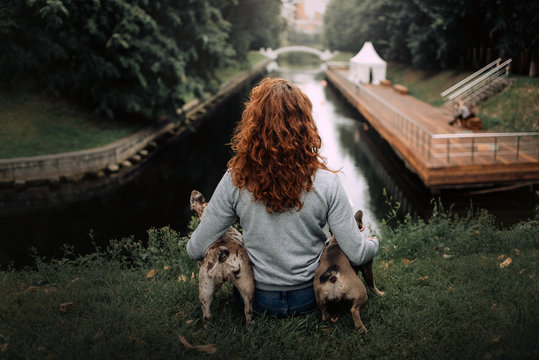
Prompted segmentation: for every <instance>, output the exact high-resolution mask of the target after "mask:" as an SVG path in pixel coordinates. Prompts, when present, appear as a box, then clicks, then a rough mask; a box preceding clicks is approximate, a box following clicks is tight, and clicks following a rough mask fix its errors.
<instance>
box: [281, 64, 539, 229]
mask: <svg viewBox="0 0 539 360" xmlns="http://www.w3.org/2000/svg"><path fill="white" fill-rule="evenodd" d="M271 75H272V76H280V77H284V78H286V79H288V80H290V81H292V82H293V83H295V84H296V85H298V86H299V87H300V88H301V89H302V90H303V91H305V93H306V94H307V96H309V98H310V99H311V101H312V102H313V115H314V118H315V121H316V123H317V126H318V129H319V132H320V135H321V137H322V142H323V147H322V153H323V155H324V156H325V157H326V158H327V160H328V165H329V167H330V168H332V169H340V170H341V171H342V172H341V174H340V176H341V181H342V183H343V185H344V187H345V189H346V192H347V193H348V196H349V198H350V203H351V204H352V206H353V208H354V210H355V209H362V210H364V212H365V219H366V223H367V224H370V225H371V228H372V229H373V230H376V229H377V224H379V222H380V221H381V220H382V219H383V218H385V217H386V214H387V212H388V210H389V205H388V204H387V203H386V200H387V199H386V198H385V197H384V195H383V190H384V188H385V189H386V190H387V193H388V194H389V195H390V197H391V200H392V201H393V202H398V203H400V206H401V215H402V214H406V213H409V214H412V215H413V216H419V217H421V218H424V219H428V218H429V217H430V216H431V214H432V208H433V201H434V200H436V201H442V203H443V205H444V206H445V207H446V208H449V207H451V208H452V209H453V211H454V212H455V213H457V214H459V215H465V214H466V213H467V212H468V211H469V209H470V205H472V206H473V208H475V209H478V208H481V209H487V210H488V211H489V212H490V213H491V214H492V215H494V216H495V219H496V221H497V222H498V223H499V224H505V225H507V224H513V223H516V222H519V221H522V220H526V219H529V218H533V217H534V215H535V212H534V209H535V207H536V206H537V204H538V203H539V201H538V200H539V199H538V197H537V193H536V192H534V189H533V188H532V187H528V188H523V189H518V190H514V191H505V192H499V193H491V194H475V193H474V192H473V191H469V190H468V191H467V190H452V191H449V190H446V191H443V192H441V193H440V194H438V195H435V196H434V195H431V193H430V191H429V190H428V189H427V188H426V187H425V186H424V185H423V183H422V181H421V180H420V179H419V177H418V176H417V175H416V174H415V173H413V172H411V171H410V170H409V169H408V168H407V167H406V164H405V163H404V162H403V161H402V160H401V159H400V158H399V157H398V156H397V155H396V154H395V152H394V151H393V150H392V148H391V146H390V145H389V144H388V143H387V142H386V141H385V140H384V139H383V138H382V137H381V136H380V135H379V134H378V133H377V132H376V131H375V130H374V129H372V128H371V127H369V125H368V123H367V121H366V120H365V119H364V118H363V116H362V115H361V114H360V113H359V112H358V111H357V110H355V109H354V108H352V107H351V106H350V105H349V104H348V103H347V102H346V100H345V99H344V98H343V97H342V96H341V95H340V94H339V93H338V92H337V91H336V90H335V89H334V88H333V87H331V86H325V84H324V68H323V67H319V68H310V69H309V70H308V71H305V70H303V69H291V68H285V67H283V66H281V67H276V68H275V70H274V71H273V72H272V73H271ZM535 190H537V189H535Z"/></svg>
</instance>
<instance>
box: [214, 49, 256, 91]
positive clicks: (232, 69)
mask: <svg viewBox="0 0 539 360" xmlns="http://www.w3.org/2000/svg"><path fill="white" fill-rule="evenodd" d="M264 59H266V57H265V56H264V55H262V54H260V53H259V52H258V51H249V53H247V59H245V61H242V62H239V63H236V64H233V65H230V66H227V67H224V68H220V69H217V74H216V75H217V78H218V80H219V82H220V83H225V82H227V81H228V80H230V79H232V78H233V77H234V76H236V75H238V74H239V73H240V72H242V71H246V70H248V69H250V68H252V67H253V66H254V65H256V64H257V63H259V62H260V61H262V60H264Z"/></svg>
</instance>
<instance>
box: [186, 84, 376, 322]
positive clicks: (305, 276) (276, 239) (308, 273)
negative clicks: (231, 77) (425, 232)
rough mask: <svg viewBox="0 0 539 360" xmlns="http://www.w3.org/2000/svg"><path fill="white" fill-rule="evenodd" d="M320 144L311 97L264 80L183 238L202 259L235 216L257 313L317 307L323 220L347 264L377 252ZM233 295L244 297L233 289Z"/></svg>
mask: <svg viewBox="0 0 539 360" xmlns="http://www.w3.org/2000/svg"><path fill="white" fill-rule="evenodd" d="M321 145H322V142H321V139H320V136H319V135H318V131H317V128H316V125H315V123H314V120H313V118H312V104H311V101H310V100H309V98H308V97H307V96H306V95H305V94H304V93H303V92H302V91H301V90H300V89H299V88H297V87H296V86H295V85H293V84H292V83H290V82H288V81H286V80H283V79H271V78H266V79H264V80H262V81H261V82H260V83H259V84H258V86H256V87H254V88H253V89H252V91H251V94H250V99H249V101H248V102H247V104H246V107H245V110H244V112H243V114H242V118H241V122H240V123H239V124H238V127H237V128H236V131H235V134H234V136H233V138H232V149H233V150H234V153H235V155H234V157H233V158H232V159H231V160H230V161H229V162H228V171H227V172H226V173H225V175H224V176H223V178H222V179H221V181H220V183H219V185H218V186H217V188H216V189H215V192H214V193H213V196H212V198H211V200H210V202H209V204H208V207H207V208H206V210H205V213H204V216H203V217H202V220H201V222H200V224H199V226H198V228H197V229H196V230H195V232H193V235H192V237H191V239H190V240H189V242H188V243H187V252H188V254H189V256H191V257H192V258H194V259H202V258H203V257H204V252H205V251H206V249H207V248H208V247H209V246H210V245H211V244H212V243H213V242H214V241H215V240H217V239H218V238H219V237H221V235H223V234H224V232H225V231H226V229H227V228H228V227H229V226H230V225H231V224H232V223H233V222H234V221H235V219H236V216H238V217H239V219H240V225H241V227H242V228H243V237H244V246H245V249H246V250H247V253H248V254H249V257H250V259H251V261H252V263H253V270H254V278H255V287H256V291H255V300H254V303H253V310H254V312H255V313H262V312H266V313H268V314H271V315H278V316H287V315H292V314H302V313H307V312H310V311H313V310H314V309H315V308H316V301H315V296H314V290H313V278H314V272H315V270H316V268H317V266H318V263H319V259H320V255H321V253H322V250H323V249H324V244H325V241H326V240H327V238H328V233H327V232H325V231H324V226H325V225H326V224H327V225H329V228H330V229H331V232H332V233H333V234H334V235H335V237H336V239H337V242H338V243H339V245H340V247H341V248H342V250H343V251H344V253H345V254H346V256H347V257H348V259H349V260H350V262H351V263H352V264H354V265H360V264H363V263H365V262H367V261H369V260H370V259H372V258H373V257H374V255H376V253H377V252H378V240H377V239H374V238H368V239H364V238H363V236H362V234H361V232H360V231H359V229H358V227H357V225H356V222H355V220H354V217H353V212H352V209H351V207H350V204H349V202H348V198H347V196H346V193H345V191H344V189H343V187H342V185H341V183H340V181H339V179H338V177H337V175H336V174H335V172H333V171H330V170H328V168H327V167H326V165H325V164H324V161H323V159H322V158H321V156H320V154H319V150H320V147H321ZM234 290H235V289H234ZM234 296H235V298H236V300H237V301H238V302H239V303H240V305H242V304H241V298H240V297H239V294H238V292H237V291H234ZM242 306H243V305H242Z"/></svg>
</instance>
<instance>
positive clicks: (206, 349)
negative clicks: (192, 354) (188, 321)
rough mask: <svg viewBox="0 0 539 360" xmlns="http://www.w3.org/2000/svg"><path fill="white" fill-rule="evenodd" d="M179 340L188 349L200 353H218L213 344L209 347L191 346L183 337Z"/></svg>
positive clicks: (179, 336)
mask: <svg viewBox="0 0 539 360" xmlns="http://www.w3.org/2000/svg"><path fill="white" fill-rule="evenodd" d="M178 339H180V342H181V343H182V345H183V346H184V347H185V348H186V349H196V350H198V351H202V352H204V353H206V354H214V353H215V352H216V351H217V348H216V347H215V345H213V344H208V345H191V344H189V343H188V342H187V340H186V339H185V338H184V337H183V336H181V335H178Z"/></svg>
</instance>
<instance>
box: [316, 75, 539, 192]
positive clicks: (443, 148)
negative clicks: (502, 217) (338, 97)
mask: <svg viewBox="0 0 539 360" xmlns="http://www.w3.org/2000/svg"><path fill="white" fill-rule="evenodd" d="M347 73H348V71H347V70H345V69H339V68H331V67H330V68H329V69H328V70H327V71H326V78H327V79H328V81H329V82H330V83H331V84H333V85H334V86H335V87H336V88H337V90H338V91H339V92H340V93H341V94H342V95H343V96H344V97H345V98H346V99H347V100H348V102H349V103H350V104H351V105H352V106H354V107H355V108H356V109H358V110H359V111H360V112H361V114H362V115H363V116H364V117H365V118H366V119H367V120H368V122H369V123H370V124H371V126H373V127H374V128H375V129H376V131H378V133H379V134H380V135H381V136H382V137H383V138H384V139H385V140H386V141H387V142H388V143H389V144H390V145H391V147H392V148H393V149H394V150H395V152H396V153H397V155H398V156H399V157H400V158H401V159H402V160H403V161H404V162H405V164H406V166H407V167H408V168H409V169H410V170H411V171H413V172H415V173H417V175H418V176H419V177H420V178H421V180H422V181H423V182H424V184H425V185H426V186H427V187H428V188H429V189H430V190H431V191H432V192H437V191H439V190H441V189H456V188H473V187H496V186H509V187H511V186H514V187H518V186H523V185H528V184H530V185H531V184H534V183H539V133H537V132H535V133H523V132H522V133H487V132H483V131H476V132H472V131H471V130H465V129H463V128H457V127H453V126H450V125H449V121H451V120H452V116H451V115H450V114H446V113H445V112H444V111H442V110H441V109H439V108H436V107H434V106H431V105H429V104H427V103H425V102H423V101H420V100H418V99H416V98H414V97H412V96H410V95H403V94H400V93H398V92H397V91H395V90H394V89H393V88H392V87H387V86H382V85H376V86H375V85H364V84H361V85H356V84H354V83H352V82H351V81H349V80H348V78H347Z"/></svg>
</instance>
